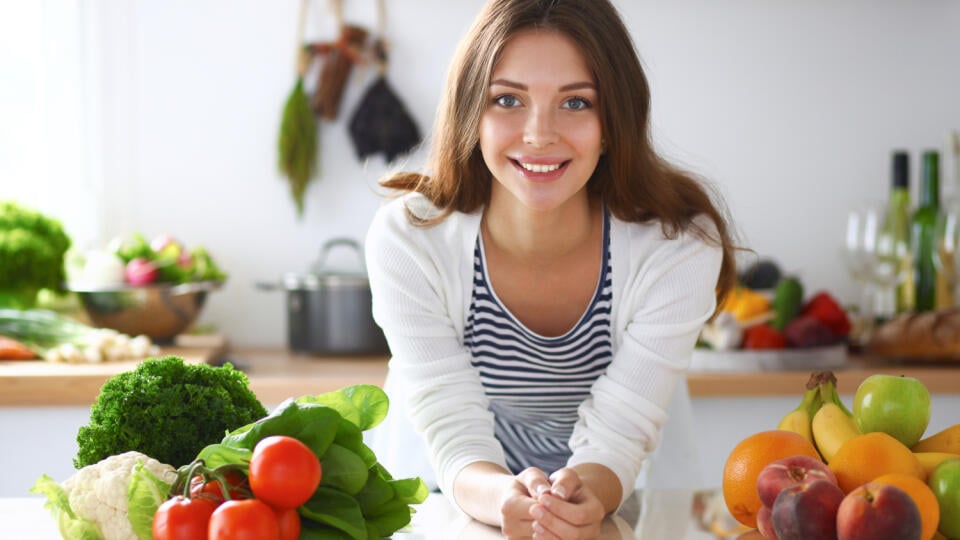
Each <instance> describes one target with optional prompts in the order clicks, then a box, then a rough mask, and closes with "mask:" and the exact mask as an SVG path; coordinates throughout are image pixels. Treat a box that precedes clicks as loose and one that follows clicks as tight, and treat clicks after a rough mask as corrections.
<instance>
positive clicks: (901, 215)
mask: <svg viewBox="0 0 960 540" xmlns="http://www.w3.org/2000/svg"><path fill="white" fill-rule="evenodd" d="M890 177H891V186H890V198H889V199H888V201H887V209H886V213H885V215H884V217H883V228H882V229H881V231H880V236H879V238H878V239H877V257H878V259H879V260H880V262H881V264H884V265H887V267H888V269H889V270H888V273H889V274H890V277H891V278H892V283H890V284H889V285H890V288H887V289H886V291H888V292H887V293H886V294H885V295H883V296H884V297H883V298H880V299H878V304H879V305H878V306H877V308H876V311H877V315H878V316H879V317H880V318H883V319H888V318H892V317H893V316H894V315H896V314H899V313H905V312H907V311H911V310H913V307H914V285H913V262H912V260H913V259H912V257H911V253H910V154H908V153H907V152H906V151H903V150H897V151H895V152H894V153H893V159H892V163H891V175H890Z"/></svg>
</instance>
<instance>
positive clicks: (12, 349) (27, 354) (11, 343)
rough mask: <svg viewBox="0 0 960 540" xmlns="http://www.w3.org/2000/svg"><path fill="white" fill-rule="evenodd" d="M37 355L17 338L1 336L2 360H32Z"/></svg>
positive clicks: (0, 358) (0, 355) (0, 350)
mask: <svg viewBox="0 0 960 540" xmlns="http://www.w3.org/2000/svg"><path fill="white" fill-rule="evenodd" d="M36 357H37V355H36V353H34V352H33V351H32V350H30V348H29V347H27V346H26V345H24V344H23V343H20V342H19V341H17V340H15V339H10V338H8V337H5V336H0V360H32V359H34V358H36Z"/></svg>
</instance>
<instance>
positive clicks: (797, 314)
mask: <svg viewBox="0 0 960 540" xmlns="http://www.w3.org/2000/svg"><path fill="white" fill-rule="evenodd" d="M850 330H851V325H850V321H849V319H848V317H847V314H846V311H845V310H844V309H843V308H842V307H841V306H840V304H839V303H838V302H837V300H836V299H835V298H834V297H833V296H832V295H831V294H830V293H829V292H827V291H818V292H817V293H816V294H814V295H813V296H811V297H809V298H807V299H806V300H805V299H804V290H803V284H802V283H801V282H800V280H799V279H797V278H796V277H792V276H783V277H779V278H778V280H777V282H776V285H775V287H774V288H773V293H772V299H771V298H770V297H768V296H767V294H765V293H763V292H761V291H758V290H754V289H751V288H749V287H747V286H745V285H740V286H738V287H736V288H734V289H733V290H732V291H731V292H730V293H729V294H728V295H727V296H726V297H725V298H724V300H723V303H722V304H721V305H720V313H718V314H717V317H716V318H715V319H714V320H713V321H711V322H710V323H709V324H707V325H705V326H704V328H703V330H702V331H701V333H700V342H699V346H701V347H708V348H711V349H714V350H720V351H727V350H737V349H745V350H776V349H786V348H793V349H804V348H810V347H820V346H826V345H834V344H837V343H843V342H844V341H846V339H847V336H848V335H849V334H850Z"/></svg>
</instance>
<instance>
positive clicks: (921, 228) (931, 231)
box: [910, 150, 953, 311]
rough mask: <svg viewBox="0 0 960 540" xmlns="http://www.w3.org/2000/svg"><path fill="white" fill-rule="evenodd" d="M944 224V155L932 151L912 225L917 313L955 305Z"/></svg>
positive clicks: (925, 162) (928, 153)
mask: <svg viewBox="0 0 960 540" xmlns="http://www.w3.org/2000/svg"><path fill="white" fill-rule="evenodd" d="M943 224H944V219H943V213H942V212H941V210H940V154H939V152H937V151H935V150H928V151H926V152H924V153H923V177H922V183H921V186H920V206H919V207H918V208H917V210H916V212H914V214H913V218H912V220H911V225H910V227H911V229H910V232H911V235H910V245H911V248H912V250H911V251H912V252H913V269H914V272H913V279H914V290H915V298H914V300H915V310H916V311H931V310H935V309H943V308H947V307H951V306H952V305H953V294H952V291H951V287H950V285H949V284H950V283H952V281H953V276H952V270H953V268H952V267H953V265H952V264H950V261H946V260H945V259H944V258H942V257H941V242H942V236H943ZM944 263H947V264H946V265H945V264H944Z"/></svg>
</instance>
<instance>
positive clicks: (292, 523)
mask: <svg viewBox="0 0 960 540" xmlns="http://www.w3.org/2000/svg"><path fill="white" fill-rule="evenodd" d="M274 512H276V514H277V523H278V524H279V525H280V540H297V539H298V538H300V514H298V513H297V509H296V508H287V509H286V510H276V509H274Z"/></svg>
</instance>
